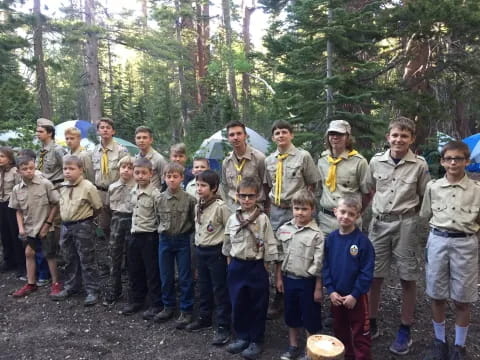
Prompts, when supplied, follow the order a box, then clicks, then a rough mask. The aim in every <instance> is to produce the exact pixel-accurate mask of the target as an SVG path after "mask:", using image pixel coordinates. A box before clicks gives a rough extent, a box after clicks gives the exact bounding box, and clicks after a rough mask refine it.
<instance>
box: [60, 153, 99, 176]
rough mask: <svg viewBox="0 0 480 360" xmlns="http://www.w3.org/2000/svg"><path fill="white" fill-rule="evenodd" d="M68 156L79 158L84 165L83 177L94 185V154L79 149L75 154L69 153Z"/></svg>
mask: <svg viewBox="0 0 480 360" xmlns="http://www.w3.org/2000/svg"><path fill="white" fill-rule="evenodd" d="M66 155H74V156H77V157H78V158H79V159H80V160H82V163H83V177H84V178H85V179H87V180H88V181H90V182H91V183H93V182H94V181H95V176H94V174H93V164H92V154H91V153H90V152H89V151H87V150H85V149H83V148H81V147H80V148H78V149H77V150H76V151H75V152H71V151H70V150H69V151H67V154H66Z"/></svg>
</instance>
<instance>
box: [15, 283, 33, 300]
mask: <svg viewBox="0 0 480 360" xmlns="http://www.w3.org/2000/svg"><path fill="white" fill-rule="evenodd" d="M37 289H38V288H37V285H36V284H25V285H23V286H22V287H21V288H20V289H18V290H17V291H15V292H14V293H13V294H12V296H13V297H14V298H21V297H25V296H28V295H30V294H31V293H33V292H34V291H37Z"/></svg>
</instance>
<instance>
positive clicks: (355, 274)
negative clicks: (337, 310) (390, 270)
mask: <svg viewBox="0 0 480 360" xmlns="http://www.w3.org/2000/svg"><path fill="white" fill-rule="evenodd" d="M374 265H375V251H374V250H373V246H372V243H371V242H370V240H369V239H368V238H367V237H366V236H365V235H364V234H363V233H362V232H361V231H360V230H359V229H358V228H357V227H356V228H355V230H354V231H353V232H351V233H350V234H347V235H341V234H340V232H339V231H338V230H335V231H333V232H331V233H330V234H329V235H328V236H327V240H326V241H325V254H324V259H323V270H322V277H323V286H325V287H326V288H327V292H328V294H331V293H332V292H334V291H336V292H337V293H339V294H340V295H341V296H346V295H352V296H353V297H355V299H358V298H359V297H360V295H362V294H366V293H367V292H368V290H369V289H370V285H371V283H372V280H373V269H374Z"/></svg>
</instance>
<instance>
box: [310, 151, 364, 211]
mask: <svg viewBox="0 0 480 360" xmlns="http://www.w3.org/2000/svg"><path fill="white" fill-rule="evenodd" d="M348 152H349V151H348V150H347V151H344V152H343V153H341V154H340V156H339V158H342V159H343V160H342V161H340V162H339V163H338V164H337V171H336V174H337V181H336V184H337V186H336V189H335V191H334V192H331V191H330V189H329V188H328V187H327V184H325V181H326V180H327V176H328V169H329V168H330V164H329V163H328V160H327V158H328V156H329V155H330V151H329V150H327V151H324V152H323V153H322V157H321V158H320V159H319V160H318V170H319V171H320V177H321V179H322V188H321V195H320V206H321V207H322V208H324V209H327V210H332V209H333V208H335V207H337V205H338V200H339V199H340V198H341V197H342V196H344V195H350V196H353V197H356V198H358V200H360V201H361V198H362V194H368V188H367V185H366V183H365V177H366V175H367V171H368V162H367V160H366V159H365V158H364V157H363V156H362V155H360V154H357V155H353V156H351V157H348Z"/></svg>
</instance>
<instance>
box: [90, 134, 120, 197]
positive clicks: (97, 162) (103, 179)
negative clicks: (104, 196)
mask: <svg viewBox="0 0 480 360" xmlns="http://www.w3.org/2000/svg"><path fill="white" fill-rule="evenodd" d="M106 148H107V149H108V152H107V156H108V174H107V175H104V174H102V170H101V163H102V155H103V152H102V144H101V143H100V144H98V145H97V146H95V149H93V152H92V163H93V172H94V177H95V185H96V186H99V187H101V188H104V189H105V191H106V189H108V186H109V185H110V184H112V183H114V182H115V181H117V180H118V178H119V177H120V172H119V169H120V168H119V166H118V162H119V161H120V159H122V158H123V157H124V156H127V155H128V151H127V149H125V148H124V147H123V146H122V145H120V144H118V143H117V142H116V141H115V140H113V139H112V141H111V142H110V144H108V145H107V146H106Z"/></svg>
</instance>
